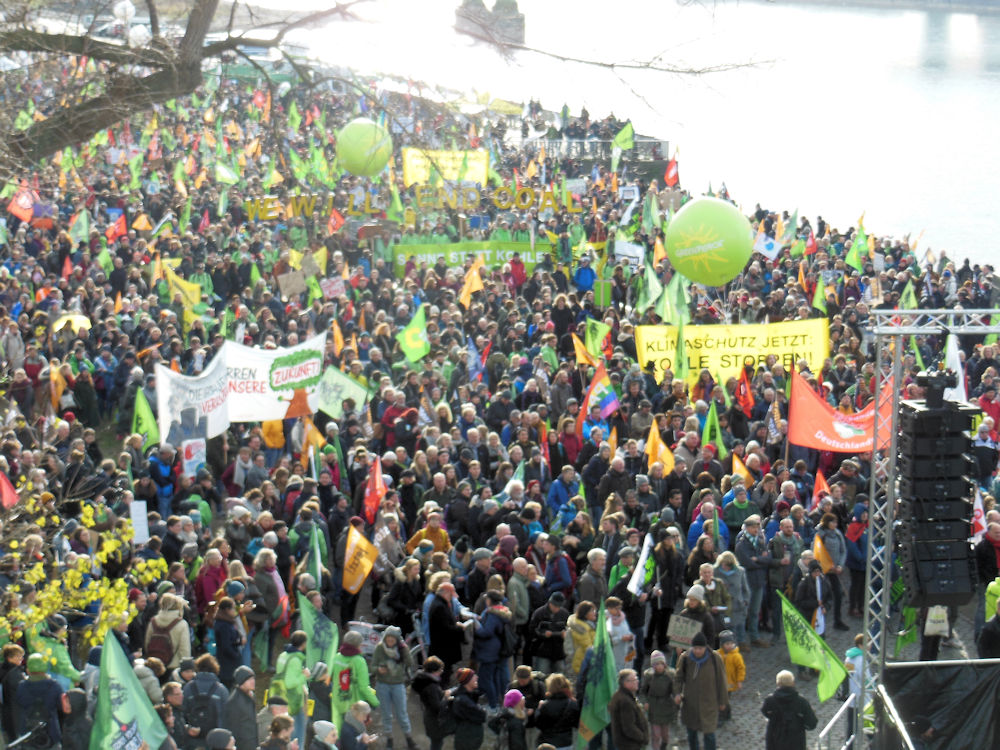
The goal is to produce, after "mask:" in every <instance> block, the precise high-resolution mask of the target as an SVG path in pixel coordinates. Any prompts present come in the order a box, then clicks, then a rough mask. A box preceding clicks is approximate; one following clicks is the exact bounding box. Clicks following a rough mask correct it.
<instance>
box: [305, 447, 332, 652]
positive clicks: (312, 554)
mask: <svg viewBox="0 0 1000 750" xmlns="http://www.w3.org/2000/svg"><path fill="white" fill-rule="evenodd" d="M310 447H313V446H310ZM324 567H326V566H324V565H323V552H322V550H320V546H319V526H317V525H316V524H315V523H313V524H310V525H309V565H308V566H307V567H306V572H307V573H308V574H309V575H311V576H312V577H313V580H314V581H316V588H317V589H319V588H320V586H322V585H323V568H324ZM306 632H307V633H308V632H309V631H308V630H307V631H306ZM324 661H325V660H324ZM313 663H314V664H315V662H313ZM327 664H329V662H327ZM306 666H308V664H307V665H306Z"/></svg>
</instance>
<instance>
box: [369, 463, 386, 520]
mask: <svg viewBox="0 0 1000 750" xmlns="http://www.w3.org/2000/svg"><path fill="white" fill-rule="evenodd" d="M383 497H385V480H384V479H382V459H381V458H379V457H378V456H375V463H374V464H373V465H372V469H371V473H370V474H369V475H368V485H367V486H366V487H365V520H366V521H367V522H368V523H375V515H376V514H377V513H378V506H379V505H380V504H381V503H382V498H383Z"/></svg>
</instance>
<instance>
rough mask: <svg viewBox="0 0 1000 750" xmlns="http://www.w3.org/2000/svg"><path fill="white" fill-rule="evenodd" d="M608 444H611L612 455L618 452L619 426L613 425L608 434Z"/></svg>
mask: <svg viewBox="0 0 1000 750" xmlns="http://www.w3.org/2000/svg"><path fill="white" fill-rule="evenodd" d="M608 445H610V446H611V456H612V457H614V455H615V453H617V452H618V428H617V427H612V428H611V434H610V435H608Z"/></svg>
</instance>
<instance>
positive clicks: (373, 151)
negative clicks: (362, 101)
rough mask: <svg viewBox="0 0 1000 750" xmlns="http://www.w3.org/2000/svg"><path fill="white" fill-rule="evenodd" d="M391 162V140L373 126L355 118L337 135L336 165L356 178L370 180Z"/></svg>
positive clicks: (374, 124)
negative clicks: (368, 178) (369, 178)
mask: <svg viewBox="0 0 1000 750" xmlns="http://www.w3.org/2000/svg"><path fill="white" fill-rule="evenodd" d="M390 158H392V138H390V137H389V132H388V131H387V130H386V129H385V128H383V127H382V126H381V125H379V124H378V123H377V122H372V121H371V120H366V119H364V118H363V117H359V118H358V119H357V120H351V122H349V123H347V124H346V125H345V126H344V127H343V128H342V129H341V131H340V132H339V133H338V134H337V164H339V165H340V166H341V167H343V168H344V169H346V170H347V171H348V172H350V173H351V174H355V175H358V176H359V177H374V176H375V175H377V174H378V173H379V172H381V171H382V170H383V169H385V165H386V164H388V163H389V159H390Z"/></svg>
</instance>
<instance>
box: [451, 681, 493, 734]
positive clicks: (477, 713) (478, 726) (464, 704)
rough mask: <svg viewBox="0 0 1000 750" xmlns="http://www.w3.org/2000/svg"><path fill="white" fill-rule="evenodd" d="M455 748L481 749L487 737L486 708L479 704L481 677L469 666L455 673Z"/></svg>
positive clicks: (453, 706) (453, 707)
mask: <svg viewBox="0 0 1000 750" xmlns="http://www.w3.org/2000/svg"><path fill="white" fill-rule="evenodd" d="M455 682H456V683H457V685H458V687H457V688H456V689H455V692H454V703H453V704H452V711H453V713H454V715H455V719H456V726H455V750H479V748H480V747H481V746H482V744H483V740H484V738H485V732H484V729H485V726H486V709H484V708H481V707H480V706H479V678H478V676H477V675H476V673H475V672H474V671H473V670H471V669H469V668H468V667H462V668H461V669H459V670H458V671H457V672H456V673H455Z"/></svg>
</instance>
